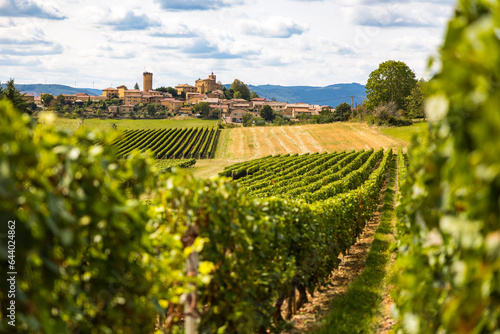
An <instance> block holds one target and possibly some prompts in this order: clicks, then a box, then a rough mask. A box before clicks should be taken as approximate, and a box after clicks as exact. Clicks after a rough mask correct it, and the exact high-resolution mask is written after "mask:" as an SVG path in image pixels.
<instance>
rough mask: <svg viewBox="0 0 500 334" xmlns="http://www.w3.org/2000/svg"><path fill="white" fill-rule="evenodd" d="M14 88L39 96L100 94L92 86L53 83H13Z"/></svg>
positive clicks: (100, 91)
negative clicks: (77, 86) (47, 94)
mask: <svg viewBox="0 0 500 334" xmlns="http://www.w3.org/2000/svg"><path fill="white" fill-rule="evenodd" d="M15 85H16V88H17V89H19V90H21V91H22V92H23V93H27V94H31V95H34V96H39V95H40V94H45V93H49V94H52V95H54V96H57V95H59V94H76V93H87V94H89V95H101V94H102V90H100V89H92V88H74V87H70V86H65V85H55V84H46V85H45V84H27V85H23V84H15ZM2 88H5V84H2Z"/></svg>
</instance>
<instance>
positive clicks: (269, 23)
mask: <svg viewBox="0 0 500 334" xmlns="http://www.w3.org/2000/svg"><path fill="white" fill-rule="evenodd" d="M241 29H242V31H243V32H244V33H245V34H248V35H255V36H261V37H269V38H289V37H291V36H293V35H301V34H303V33H304V32H305V31H307V29H308V27H307V26H306V25H305V24H301V23H297V22H295V21H294V20H292V19H291V18H287V17H280V16H273V17H269V18H267V19H266V20H264V21H262V20H258V21H257V20H256V21H245V22H243V23H242V24H241Z"/></svg>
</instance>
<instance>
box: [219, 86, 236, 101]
mask: <svg viewBox="0 0 500 334" xmlns="http://www.w3.org/2000/svg"><path fill="white" fill-rule="evenodd" d="M222 91H223V92H224V96H225V97H226V99H227V100H231V99H232V98H233V95H234V91H233V90H232V89H231V88H230V89H227V88H226V87H223V88H222Z"/></svg>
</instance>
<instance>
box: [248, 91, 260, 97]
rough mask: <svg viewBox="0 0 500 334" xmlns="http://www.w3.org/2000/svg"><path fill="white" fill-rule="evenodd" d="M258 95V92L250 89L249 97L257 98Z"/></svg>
mask: <svg viewBox="0 0 500 334" xmlns="http://www.w3.org/2000/svg"><path fill="white" fill-rule="evenodd" d="M258 97H259V94H257V93H256V92H254V91H252V92H251V93H250V99H256V98H258Z"/></svg>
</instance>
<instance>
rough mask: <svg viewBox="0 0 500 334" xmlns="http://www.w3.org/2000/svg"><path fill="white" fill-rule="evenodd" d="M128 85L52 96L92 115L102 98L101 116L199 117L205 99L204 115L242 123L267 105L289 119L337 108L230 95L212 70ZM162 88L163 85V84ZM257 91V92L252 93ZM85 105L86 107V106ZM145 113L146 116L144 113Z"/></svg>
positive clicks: (145, 76)
mask: <svg viewBox="0 0 500 334" xmlns="http://www.w3.org/2000/svg"><path fill="white" fill-rule="evenodd" d="M137 86H138V85H137V84H136V87H135V89H128V88H127V87H126V86H125V85H121V86H118V87H116V88H114V87H108V88H105V89H103V90H102V95H98V96H91V95H88V94H87V93H76V94H61V95H59V96H57V97H55V96H54V97H53V98H54V100H57V101H58V102H60V105H64V106H65V108H66V110H70V108H72V107H75V106H80V110H82V108H83V109H84V110H85V111H86V112H87V113H88V114H89V115H88V116H93V114H96V112H95V108H90V105H91V103H95V102H102V103H101V105H104V106H106V109H105V110H104V112H102V111H101V110H100V111H99V113H98V116H100V117H113V118H140V117H141V116H140V115H138V113H137V112H138V110H140V109H144V110H147V113H146V112H145V113H143V114H144V115H147V116H148V117H158V116H165V115H167V116H170V115H172V116H173V115H181V116H192V117H200V116H201V115H200V111H199V108H196V106H197V105H199V104H200V103H203V104H205V105H208V108H209V110H208V111H207V112H205V114H204V116H206V117H211V118H219V119H221V120H222V121H223V122H225V123H241V122H242V119H243V115H244V114H246V113H250V114H252V116H255V117H258V116H259V112H260V111H261V110H262V108H263V107H264V106H266V105H267V106H269V107H270V108H271V109H272V110H273V111H274V112H275V113H276V114H277V115H280V116H282V117H286V118H288V119H296V118H297V117H299V116H300V115H304V116H306V115H308V116H313V115H319V113H320V112H321V111H322V110H325V109H326V110H328V111H334V109H333V108H332V107H330V106H320V105H309V104H306V103H293V104H291V103H286V102H277V101H271V100H268V99H266V98H262V97H254V98H248V99H243V98H238V94H235V96H234V97H232V98H231V97H230V98H228V96H227V95H228V94H227V92H226V88H225V87H224V86H223V85H222V84H221V83H220V82H217V80H216V76H215V75H214V74H213V73H211V74H210V75H209V76H208V78H206V79H198V80H196V81H195V85H194V86H192V85H189V84H187V83H186V84H179V85H177V86H175V88H174V89H172V88H170V87H169V89H160V88H157V89H153V73H151V72H144V73H143V86H142V90H140V89H137V88H138V87H137ZM162 88H163V87H162ZM45 95H46V94H41V95H40V96H38V97H34V96H32V95H28V94H25V99H29V100H30V102H34V103H35V104H36V105H37V106H39V107H42V106H43V105H44V101H43V96H45ZM253 95H256V94H253ZM85 107H87V108H86V109H85ZM143 117H144V116H143Z"/></svg>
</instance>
